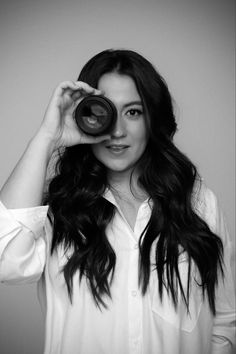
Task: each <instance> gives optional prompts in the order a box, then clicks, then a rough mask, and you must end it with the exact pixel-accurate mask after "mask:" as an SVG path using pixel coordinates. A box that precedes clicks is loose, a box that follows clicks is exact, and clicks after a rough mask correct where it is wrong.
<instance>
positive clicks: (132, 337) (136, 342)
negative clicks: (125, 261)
mask: <svg viewBox="0 0 236 354" xmlns="http://www.w3.org/2000/svg"><path fill="white" fill-rule="evenodd" d="M136 247H137V243H135V244H133V247H132V248H133V249H134V248H135V249H137V248H136ZM138 257H139V254H138V252H131V253H130V263H129V273H128V277H129V278H128V284H129V285H128V286H129V295H128V302H129V306H128V308H129V347H130V353H133V354H137V353H140V338H141V336H142V295H141V293H140V290H139V288H138Z"/></svg>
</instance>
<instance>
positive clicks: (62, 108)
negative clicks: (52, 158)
mask: <svg viewBox="0 0 236 354" xmlns="http://www.w3.org/2000/svg"><path fill="white" fill-rule="evenodd" d="M101 94H102V92H101V91H100V90H97V89H95V88H93V87H91V86H89V85H88V84H86V83H85V82H82V81H76V82H73V81H65V82H62V83H61V84H59V85H58V87H57V88H56V89H55V91H54V93H53V95H52V97H51V100H50V102H49V105H48V107H47V110H46V113H45V116H44V119H43V122H42V124H41V127H40V129H39V132H38V133H39V134H40V135H42V134H43V136H44V137H46V138H47V139H48V138H49V140H50V142H51V143H52V145H53V150H54V149H57V148H59V147H62V146H72V145H76V144H95V143H99V142H101V141H103V140H105V139H109V135H105V136H99V137H92V136H89V135H86V134H84V133H83V132H81V131H80V130H79V128H78V126H77V124H76V122H75V120H74V117H73V114H74V111H75V109H76V107H77V105H78V103H79V102H80V101H81V100H82V99H83V98H84V97H85V96H88V95H101Z"/></svg>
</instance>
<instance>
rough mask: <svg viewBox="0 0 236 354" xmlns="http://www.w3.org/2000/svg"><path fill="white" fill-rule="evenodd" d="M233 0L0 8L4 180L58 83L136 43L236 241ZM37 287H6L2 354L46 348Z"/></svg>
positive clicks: (0, 288)
mask: <svg viewBox="0 0 236 354" xmlns="http://www.w3.org/2000/svg"><path fill="white" fill-rule="evenodd" d="M234 14H235V9H234V1H233V0H224V1H221V0H198V1H195V0H173V1H170V0H160V1H159V0H143V1H141V0H136V1H135V0H119V1H117V0H115V1H114V0H94V1H93V0H77V1H76V0H67V1H60V0H59V1H56V0H54V1H53V0H52V1H50V0H48V1H47V0H40V1H36V0H35V1H34V0H20V1H17V0H14V1H13V0H8V1H5V2H4V4H3V3H1V5H0V40H1V65H0V98H1V106H0V111H1V118H0V119H1V122H0V161H1V169H0V184H1V185H2V184H3V183H4V181H5V179H6V178H7V176H8V175H9V173H10V171H11V170H12V168H13V167H14V165H15V163H16V162H17V160H18V159H19V157H20V155H21V154H22V152H23V150H24V148H25V146H26V145H27V142H28V141H29V139H30V138H31V136H32V135H33V134H34V132H35V131H36V129H37V128H38V126H39V124H40V122H41V119H42V117H43V114H44V111H45V108H46V106H47V103H48V100H49V97H50V95H51V92H52V90H53V88H54V87H55V86H56V85H57V83H59V82H60V81H63V80H74V79H76V78H77V76H78V74H79V71H80V69H81V67H82V65H84V64H85V62H86V61H87V60H88V59H90V57H91V56H92V55H94V54H96V53H97V52H100V51H101V50H103V49H107V48H129V49H133V50H136V51H138V52H140V53H141V54H143V55H144V56H146V57H147V59H149V60H150V61H151V62H152V63H153V64H154V65H155V67H156V68H157V70H158V71H159V72H160V73H161V74H162V76H163V77H164V78H165V80H166V81H167V83H168V86H169V89H170V91H171V93H172V96H173V98H174V100H175V102H176V115H177V120H178V124H179V132H178V133H177V135H176V138H175V141H176V143H177V145H178V146H179V147H180V148H181V149H182V150H183V151H184V152H185V153H186V154H187V155H188V156H189V157H190V158H191V159H192V160H193V161H194V162H195V164H196V165H197V167H198V169H199V171H200V173H201V175H202V177H203V178H204V180H205V182H206V183H207V185H208V186H209V187H210V188H211V189H213V191H214V192H215V193H216V194H217V196H218V198H219V201H220V203H221V206H222V208H223V210H224V213H225V217H226V220H227V222H228V227H229V231H230V234H231V236H232V240H233V245H235V241H234V235H235V226H234V216H235V185H234V181H235V155H234V151H235V123H234V114H235V110H234V99H235V86H234V85H235V79H234V78H235V72H234V43H235V38H234V31H235V15H234ZM42 350H43V319H42V315H41V311H40V308H39V304H38V301H37V294H36V288H35V285H27V286H21V287H17V286H5V285H0V352H1V353H2V354H16V353H22V354H32V353H33V354H40V353H42Z"/></svg>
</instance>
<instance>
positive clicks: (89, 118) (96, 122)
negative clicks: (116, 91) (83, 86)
mask: <svg viewBox="0 0 236 354" xmlns="http://www.w3.org/2000/svg"><path fill="white" fill-rule="evenodd" d="M116 116H117V114H116V108H115V106H114V104H113V103H112V102H111V101H110V100H109V99H108V98H106V97H103V96H96V95H91V96H87V97H85V98H84V99H83V100H82V101H81V102H80V103H79V104H78V106H77V108H76V110H75V121H76V123H77V125H78V127H79V128H80V129H81V130H82V131H83V132H84V133H86V134H89V135H94V136H95V135H103V134H107V133H109V132H110V131H111V129H112V127H113V126H114V124H115V121H116Z"/></svg>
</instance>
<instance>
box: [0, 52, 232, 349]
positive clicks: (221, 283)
mask: <svg viewBox="0 0 236 354" xmlns="http://www.w3.org/2000/svg"><path fill="white" fill-rule="evenodd" d="M91 94H94V95H103V96H105V97H107V98H108V99H110V100H111V101H112V102H113V104H114V105H115V107H116V110H117V120H116V123H115V126H114V127H113V129H112V131H111V132H110V134H108V135H103V136H99V137H92V136H89V135H86V134H84V133H82V131H81V130H80V129H78V127H77V125H76V123H75V119H74V112H75V109H76V107H77V105H78V103H79V102H80V101H81V100H82V99H83V98H84V97H86V96H88V95H91ZM175 131H176V122H175V117H174V114H173V107H172V102H171V96H170V93H169V91H168V88H167V86H166V84H165V82H164V80H163V79H162V78H161V77H160V75H159V74H158V73H157V72H156V70H155V69H154V68H153V66H152V65H151V64H150V63H149V62H148V61H147V60H146V59H145V58H143V57H142V56H140V55H139V54H137V53H135V52H132V51H126V50H107V51H104V52H102V53H99V54H98V55H96V56H95V57H94V58H92V59H91V60H90V61H89V62H88V63H87V64H86V65H85V66H84V68H83V69H82V71H81V74H80V76H79V79H78V81H76V82H70V81H69V82H64V83H61V84H60V85H59V86H58V87H57V88H56V90H55V92H54V94H53V96H52V98H51V100H50V103H49V106H48V108H47V111H46V114H45V117H44V120H43V122H42V124H41V127H40V129H39V130H38V132H37V134H36V135H35V136H34V137H33V139H32V140H31V141H30V143H29V145H28V147H27V149H26V151H25V153H24V155H23V157H22V159H21V160H20V162H19V163H18V165H17V166H16V168H15V170H14V171H13V173H12V175H11V176H10V178H9V179H8V181H7V182H6V184H5V185H4V187H3V189H2V191H1V200H2V204H1V220H2V221H1V233H0V240H1V253H0V255H1V268H0V274H1V280H2V281H4V282H6V283H7V282H9V283H20V282H21V283H26V282H29V281H38V286H39V293H40V301H41V304H42V306H43V308H44V309H45V313H46V332H45V333H46V338H45V353H63V354H64V353H65V354H69V353H73V354H75V353H85V354H88V353H96V354H97V353H119V354H120V353H122V354H123V353H145V354H146V353H147V354H150V353H155V354H156V353H161V354H163V353H164V354H174V353H180V354H185V353H186V354H189V353H192V354H203V353H216V352H217V353H230V352H231V350H232V348H233V332H232V331H233V329H232V328H233V327H232V323H233V320H234V315H233V300H232V297H233V290H232V286H233V283H232V278H231V273H230V266H229V259H230V258H229V251H230V242H229V238H228V235H227V232H226V230H225V226H224V222H223V219H222V216H221V213H220V211H219V208H218V205H217V201H216V198H215V196H214V194H213V193H212V192H211V191H210V190H209V189H207V188H206V187H205V186H204V185H203V184H202V183H201V181H200V178H199V177H198V175H197V171H196V168H195V167H194V165H193V164H192V163H191V162H190V161H189V160H188V158H187V157H186V156H184V155H183V154H182V153H181V152H180V151H179V150H178V149H177V148H176V146H175V145H174V143H173V141H172V138H173V135H174V133H175ZM54 151H59V158H58V162H57V168H56V173H55V176H54V177H53V178H52V180H51V182H50V184H49V188H48V191H47V195H46V198H45V199H44V204H45V205H44V206H42V203H43V202H42V200H43V190H44V185H45V176H46V171H47V167H48V163H49V160H50V158H51V156H52V154H53V152H54ZM47 215H48V217H47ZM223 279H224V280H223Z"/></svg>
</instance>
